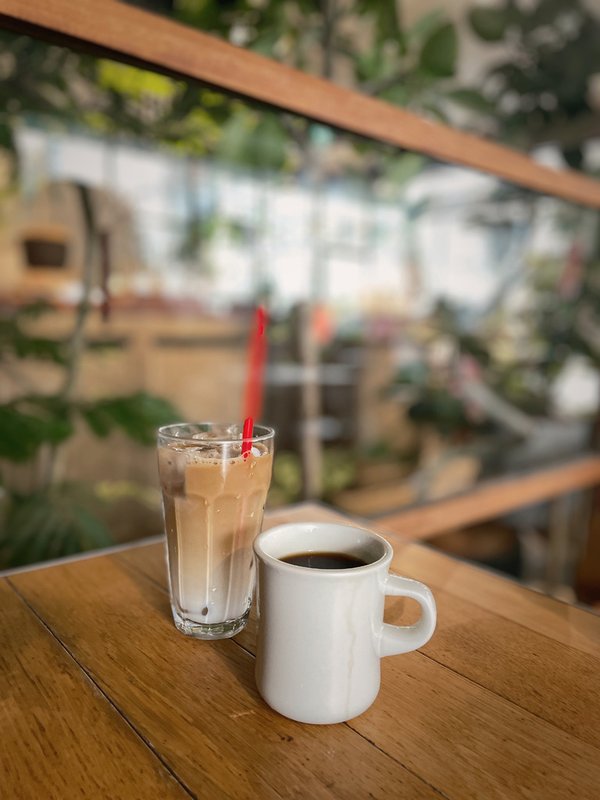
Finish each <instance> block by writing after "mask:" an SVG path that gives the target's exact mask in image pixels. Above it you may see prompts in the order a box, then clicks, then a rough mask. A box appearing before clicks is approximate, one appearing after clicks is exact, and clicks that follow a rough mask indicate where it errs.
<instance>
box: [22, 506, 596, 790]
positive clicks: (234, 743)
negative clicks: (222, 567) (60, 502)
mask: <svg viewBox="0 0 600 800" xmlns="http://www.w3.org/2000/svg"><path fill="white" fill-rule="evenodd" d="M325 517H327V518H328V519H340V515H337V514H335V513H334V512H330V511H327V510H324V509H323V508H322V507H320V506H303V507H301V508H296V509H285V510H284V512H283V514H276V513H275V514H270V515H268V518H267V521H266V525H267V526H270V525H272V524H277V523H279V522H281V521H294V520H295V519H298V518H303V519H308V520H316V519H324V518H325ZM346 521H347V520H346ZM395 567H396V571H398V572H401V573H403V574H408V575H411V576H412V577H416V578H418V579H421V580H424V581H425V582H427V583H430V584H431V585H432V586H433V587H434V593H435V594H436V597H437V599H438V605H439V627H438V630H437V632H436V634H435V635H434V637H433V639H432V640H431V642H430V643H429V644H428V645H427V646H426V647H425V648H423V650H422V652H419V653H413V654H409V655H406V656H401V657H397V658H388V659H384V661H383V664H382V668H383V681H382V691H381V694H380V696H379V698H378V700H377V701H376V703H375V704H374V706H373V707H372V708H371V709H370V710H369V711H368V712H367V713H366V714H364V715H362V716H361V717H359V718H357V719H355V720H352V721H351V722H350V723H348V724H347V725H338V726H327V727H326V728H317V727H312V726H303V725H298V724H297V723H293V722H291V721H289V720H286V719H284V718H283V717H280V716H279V715H277V714H275V713H274V712H272V711H271V710H270V709H268V708H267V707H266V706H265V705H264V704H263V703H262V701H261V700H260V698H258V696H257V694H256V690H255V688H254V680H253V666H252V663H253V662H252V657H251V655H250V654H251V653H252V652H253V651H254V647H255V637H256V620H254V619H251V621H250V624H249V626H248V628H247V630H246V631H244V632H243V633H242V634H241V635H239V636H238V637H236V638H235V639H234V640H231V641H226V642H216V643H205V642H197V641H192V640H189V639H185V638H184V637H182V636H181V635H180V634H178V632H177V631H175V629H174V628H173V625H172V622H171V618H170V610H169V608H168V595H167V592H166V571H165V564H164V547H163V545H162V544H155V545H150V546H147V547H138V548H135V549H132V550H126V551H122V552H120V553H118V554H114V555H111V556H106V557H100V558H95V559H90V560H88V561H83V562H78V563H73V564H69V565H64V566H60V567H56V568H50V569H45V570H40V571H33V572H29V573H22V574H20V575H14V576H13V577H12V578H11V580H12V581H14V582H15V585H18V587H19V590H20V591H22V592H24V593H25V595H26V597H27V600H28V602H30V603H32V604H33V605H34V606H35V609H36V611H37V612H38V613H40V614H43V615H44V618H45V619H46V621H47V623H48V624H49V625H50V627H51V628H52V630H53V631H54V632H55V633H56V635H58V636H59V637H60V638H61V640H63V641H64V642H65V646H66V647H67V648H68V649H69V650H70V651H72V652H73V654H74V655H75V656H76V658H77V659H78V660H79V661H81V663H83V664H84V665H85V667H86V669H88V670H89V671H90V673H91V674H92V675H93V677H94V679H95V680H96V681H97V682H98V683H99V685H100V686H101V687H102V689H103V691H105V692H106V693H107V694H108V695H109V696H110V697H111V699H112V701H113V702H114V703H115V704H116V705H117V707H118V708H119V710H120V711H121V713H123V714H125V715H126V716H127V717H128V718H129V719H130V720H131V722H132V724H133V725H134V726H135V727H136V728H137V729H138V730H140V732H141V733H142V734H143V735H144V737H147V738H148V739H149V740H151V741H152V742H153V743H154V745H155V746H156V747H157V748H158V749H159V751H160V752H161V754H162V757H163V759H164V760H165V762H166V763H167V764H168V765H169V767H170V768H171V769H173V770H174V771H175V773H176V774H177V775H178V776H179V777H180V779H181V780H182V781H184V782H185V783H186V785H187V786H189V787H191V788H192V789H193V790H194V791H196V792H198V794H199V796H202V797H204V796H207V797H208V796H210V797H221V796H231V797H279V796H283V797H291V796H299V797H304V796H311V797H312V796H315V797H334V796H335V797H362V796H365V797H366V796H374V797H390V796H393V797H396V796H408V797H428V796H434V797H435V796H438V795H436V794H435V790H438V791H439V792H440V793H442V794H443V795H444V796H445V797H447V798H450V800H463V798H465V799H468V798H471V797H472V798H480V797H485V798H486V800H487V798H492V800H493V798H500V797H511V798H512V797H517V798H520V797H522V798H528V799H529V800H530V799H531V798H537V797H540V798H542V797H543V798H544V800H546V798H563V797H565V798H566V797H571V796H573V797H593V796H595V791H596V789H597V786H598V785H600V749H599V748H598V747H597V746H596V745H597V744H598V741H599V737H598V733H597V732H596V729H595V724H594V723H595V720H596V719H598V717H599V716H600V713H599V712H600V691H599V686H600V684H599V680H598V677H597V676H598V674H600V671H599V670H598V669H597V667H598V661H597V658H596V656H597V653H596V652H595V650H594V646H593V642H594V641H597V640H598V639H600V636H598V632H599V630H600V619H598V618H596V617H594V616H593V615H591V614H586V612H584V611H582V610H580V609H573V611H576V612H577V613H576V614H574V615H572V614H564V613H563V608H564V607H563V605H562V604H559V603H557V602H556V601H553V600H551V599H549V598H539V596H538V595H535V594H533V593H531V592H529V591H527V590H524V589H522V588H520V587H518V586H515V585H513V584H511V583H509V582H508V581H503V580H502V578H499V577H496V576H494V575H491V574H489V573H488V572H486V571H483V570H480V569H477V568H475V567H472V566H470V565H467V564H464V563H461V562H458V561H453V560H451V559H448V558H446V557H445V556H443V555H441V554H439V553H436V552H434V551H431V550H429V549H428V548H423V547H421V546H418V545H407V546H403V547H402V546H401V547H397V554H396V558H395ZM490 585H491V586H492V588H491V589H490V591H489V598H491V599H488V598H487V596H486V591H485V590H486V587H489V586H490ZM504 586H505V587H508V588H503V587H504ZM480 595H483V596H484V600H483V601H480V600H479V601H478V598H480ZM538 599H543V600H545V601H546V602H543V603H541V604H539V608H538V603H537V600H538ZM532 601H536V602H532ZM411 603H412V601H406V602H405V601H402V600H401V599H391V601H390V603H389V607H388V611H387V619H388V621H392V622H397V621H399V620H400V619H401V618H402V619H403V620H404V619H405V618H406V614H407V611H408V613H409V615H410V613H412V612H413V611H414V609H413V608H412V605H411ZM482 603H483V604H482ZM486 605H487V606H488V607H485V606H486ZM496 606H499V611H500V612H501V613H498V611H497V610H496ZM556 607H558V608H559V609H560V610H559V611H558V612H557V611H556ZM567 608H568V607H567ZM521 617H523V618H524V619H525V623H524V624H523V622H522V619H521ZM590 620H591V621H590ZM408 621H410V619H409V620H408ZM553 621H554V626H553V625H552V622H553ZM573 624H575V625H576V626H577V632H578V636H577V637H575V639H574V641H575V645H574V646H569V645H570V644H571V642H570V639H569V636H570V629H571V627H572V626H573ZM150 632H151V635H150ZM553 634H554V635H553ZM157 674H158V675H160V676H162V675H163V674H165V675H169V679H168V680H166V681H163V680H159V679H157ZM371 742H372V743H373V745H375V746H374V747H373V746H372V745H371V744H370V743H371ZM324 754H325V757H324ZM223 762H225V763H226V764H231V763H232V764H234V767H233V768H232V769H231V770H228V769H224V767H223V766H222V765H223ZM355 764H356V765H360V768H356V769H354V765H355ZM207 782H208V786H209V789H207V790H206V786H207ZM203 792H204V793H203ZM369 792H371V793H372V794H370V795H369Z"/></svg>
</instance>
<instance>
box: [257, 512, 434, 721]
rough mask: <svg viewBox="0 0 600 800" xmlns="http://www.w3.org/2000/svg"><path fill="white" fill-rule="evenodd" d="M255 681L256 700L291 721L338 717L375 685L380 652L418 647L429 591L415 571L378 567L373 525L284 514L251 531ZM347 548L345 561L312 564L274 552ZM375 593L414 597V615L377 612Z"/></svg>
mask: <svg viewBox="0 0 600 800" xmlns="http://www.w3.org/2000/svg"><path fill="white" fill-rule="evenodd" d="M254 552H255V553H256V556H257V559H258V611H259V635H258V652H257V659H256V682H257V686H258V690H259V692H260V693H261V695H262V697H263V698H264V699H265V700H266V702H267V703H268V704H269V705H270V706H271V707H272V708H274V709H275V710H276V711H278V712H279V713H280V714H283V715H284V716H286V717H290V718H291V719H295V720H298V721H299V722H311V723H316V724H327V723H333V722H344V721H345V720H348V719H352V718H353V717H356V716H358V715H359V714H362V712H363V711H366V709H367V708H369V706H370V705H371V704H372V703H373V701H374V700H375V698H376V697H377V694H378V692H379V684H380V664H379V660H380V658H381V657H382V656H391V655H396V654H398V653H407V652H409V651H411V650H416V649H417V648H418V647H422V646H423V645H424V644H425V643H426V642H427V641H429V639H430V638H431V635H432V634H433V631H434V629H435V622H436V607H435V600H434V598H433V595H432V594H431V591H430V590H429V589H428V588H427V587H426V586H424V585H423V584H422V583H419V582H418V581H414V580H410V579H409V578H401V577H399V576H398V575H391V574H390V573H389V572H388V568H389V565H390V561H391V560H392V555H393V551H392V548H391V546H390V545H389V544H388V542H387V541H386V540H385V539H383V538H382V537H381V536H377V534H375V533H371V532H370V531H367V530H363V529H361V528H354V527H350V526H348V525H338V524H335V523H333V524H332V523H293V524H289V525H280V526H279V527H276V528H272V529H271V530H268V531H265V532H264V533H261V534H260V535H259V536H258V537H257V539H256V540H255V542H254ZM307 552H328V553H343V554H346V555H353V556H357V557H358V558H360V559H361V560H362V561H364V562H366V564H365V565H364V566H359V567H353V568H351V569H314V568H310V567H304V566H296V565H293V564H289V563H286V562H285V561H282V560H281V559H282V558H286V557H289V556H292V555H295V554H298V553H307ZM385 595H400V596H404V597H412V598H414V599H415V600H416V601H417V602H418V603H419V604H420V606H421V617H420V619H419V621H418V622H417V623H415V624H414V625H408V626H405V627H398V626H395V625H387V624H385V623H384V622H383V608H384V599H385Z"/></svg>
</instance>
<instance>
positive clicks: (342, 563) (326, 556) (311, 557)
mask: <svg viewBox="0 0 600 800" xmlns="http://www.w3.org/2000/svg"><path fill="white" fill-rule="evenodd" d="M280 560H281V561H284V562H285V563H286V564H294V566H296V567H308V568H309V569H352V568H353V567H364V566H366V565H367V564H368V563H369V562H368V561H365V560H364V559H363V558H359V557H358V556H355V555H352V554H351V553H335V552H327V553H319V552H310V553H295V554H294V555H291V556H286V557H285V558H282V559H280Z"/></svg>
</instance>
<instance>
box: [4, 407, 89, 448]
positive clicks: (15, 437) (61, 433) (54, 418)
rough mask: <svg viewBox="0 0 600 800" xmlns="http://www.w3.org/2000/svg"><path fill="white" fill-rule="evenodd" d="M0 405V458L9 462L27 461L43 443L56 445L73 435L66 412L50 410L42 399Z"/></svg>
mask: <svg viewBox="0 0 600 800" xmlns="http://www.w3.org/2000/svg"><path fill="white" fill-rule="evenodd" d="M19 404H20V405H25V406H26V408H27V410H23V409H21V408H19V407H17V404H16V403H5V404H4V405H0V457H2V458H7V459H8V460H9V461H17V462H20V461H28V460H29V459H30V458H33V456H34V455H35V454H36V453H37V451H38V449H39V448H40V447H41V446H42V445H43V444H45V443H49V444H59V443H60V442H63V441H64V440H65V439H68V438H69V436H71V434H72V433H73V426H72V424H71V420H70V418H69V414H68V410H67V409H66V408H64V407H62V408H61V409H58V408H55V409H52V408H51V406H50V405H47V404H46V407H45V408H44V405H45V403H44V399H43V398H41V399H39V400H36V401H33V400H28V399H26V400H24V401H23V400H21V401H19Z"/></svg>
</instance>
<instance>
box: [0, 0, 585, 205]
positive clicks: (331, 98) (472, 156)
mask: <svg viewBox="0 0 600 800" xmlns="http://www.w3.org/2000/svg"><path fill="white" fill-rule="evenodd" d="M0 25H2V26H5V27H9V28H12V29H15V30H18V31H23V32H25V33H32V34H34V35H38V36H41V37H51V38H52V39H53V40H56V38H57V37H58V38H59V40H62V41H65V42H67V43H68V44H71V45H73V46H77V47H83V48H84V49H87V50H89V49H92V50H93V51H94V52H100V53H104V54H107V55H110V56H113V57H115V58H117V59H122V60H125V61H128V62H133V63H137V64H141V65H143V66H147V67H150V68H152V69H155V70H157V71H160V72H167V73H168V74H174V75H177V76H181V77H185V78H192V79H195V80H199V81H202V82H204V83H206V84H209V85H211V86H215V87H217V88H221V89H224V90H226V91H228V92H232V93H234V94H236V95H239V96H241V97H246V98H249V99H252V100H257V101H260V102H261V103H266V104H268V105H271V106H275V107H277V108H279V109H282V110H285V111H291V112H294V113H297V114H301V115H303V116H306V117H309V118H311V119H315V120H318V121H320V122H324V123H327V124H329V125H332V126H334V127H337V128H341V129H343V130H347V131H350V132H352V133H356V134H359V135H361V136H366V137H369V138H371V139H375V140H377V141H380V142H386V143H388V144H391V145H394V146H397V147H402V148H406V149H408V150H413V151H415V152H419V153H424V154H426V155H428V156H431V157H433V158H437V159H441V160H442V161H448V162H450V163H454V164H461V165H463V166H466V167H471V168H473V169H477V170H482V171H483V172H486V173H489V174H490V175H496V176H498V177H500V178H502V179H505V180H508V181H510V182H511V183H515V184H517V185H520V186H525V187H527V188H529V189H533V190H534V191H538V192H543V193H545V194H549V195H553V196H556V197H562V198H565V199H567V200H571V201H573V202H575V203H580V204H582V205H588V206H591V207H593V208H600V182H598V181H595V180H593V179H592V178H588V177H585V176H584V175H581V174H578V173H575V172H572V171H567V170H564V171H558V170H554V169H550V168H548V167H545V166H542V165H541V164H538V163H536V162H535V161H533V160H532V159H530V158H528V157H527V156H526V155H524V154H522V153H518V152H516V151H514V150H511V149H509V148H507V147H503V146H500V145H498V144H495V143H494V142H491V141H488V140H485V139H481V138H478V137H476V136H473V135H470V134H467V133H463V132H461V131H458V130H454V129H452V128H449V127H447V126H444V125H441V124H440V123H437V122H430V121H428V120H425V119H422V118H420V117H418V116H417V115H415V114H413V113H411V112H409V111H405V110H404V109H402V108H398V107H397V106H393V105H391V104H390V103H386V102H383V101H381V100H376V99H373V98H370V97H367V96H366V95H362V94H360V93H358V92H353V91H351V90H349V89H346V88H344V87H342V86H337V85H335V84H333V83H330V82H328V81H325V80H322V79H320V78H317V77H314V76H312V75H307V74H305V73H302V72H300V71H298V70H294V69H291V68H289V67H286V66H284V65H282V64H279V63H277V62H275V61H272V60H270V59H268V58H265V57H263V56H261V55H259V54H257V53H253V52H250V51H247V50H243V49H242V48H238V47H234V46H232V45H230V44H228V43H227V42H224V41H221V40H219V39H216V38H214V37H211V36H207V35H206V34H204V33H202V32H200V31H197V30H193V29H191V28H188V27H186V26H183V25H179V24H177V23H174V22H171V21H170V20H167V19H164V18H161V17H158V16H154V15H152V14H149V13H147V12H145V11H142V10H140V9H136V8H132V7H131V6H129V5H125V4H123V3H116V2H111V0H104V2H102V3H99V2H98V0H78V2H77V3H73V2H71V0H44V2H43V3H41V2H39V0H0Z"/></svg>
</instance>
